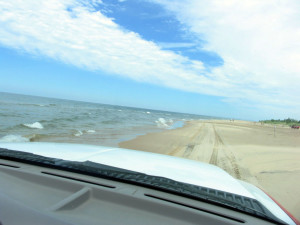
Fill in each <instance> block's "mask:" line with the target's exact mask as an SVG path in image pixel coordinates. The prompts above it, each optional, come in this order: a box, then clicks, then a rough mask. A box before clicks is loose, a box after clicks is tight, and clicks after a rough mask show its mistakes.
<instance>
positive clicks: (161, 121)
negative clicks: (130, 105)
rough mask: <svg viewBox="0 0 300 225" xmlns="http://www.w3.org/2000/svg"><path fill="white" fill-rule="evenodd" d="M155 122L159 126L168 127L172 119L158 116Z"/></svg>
mask: <svg viewBox="0 0 300 225" xmlns="http://www.w3.org/2000/svg"><path fill="white" fill-rule="evenodd" d="M155 123H156V125H157V126H158V127H159V128H170V127H171V125H172V123H173V120H172V119H169V120H168V121H167V120H166V119H164V118H159V119H158V120H156V121H155Z"/></svg>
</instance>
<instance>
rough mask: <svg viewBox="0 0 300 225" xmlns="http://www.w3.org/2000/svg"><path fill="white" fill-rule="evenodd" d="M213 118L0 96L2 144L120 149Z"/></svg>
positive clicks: (112, 106) (16, 95) (5, 94)
mask: <svg viewBox="0 0 300 225" xmlns="http://www.w3.org/2000/svg"><path fill="white" fill-rule="evenodd" d="M212 118H213V117H209V116H200V115H192V114H184V113H174V112H166V111H158V110H150V109H140V108H131V107H123V106H117V105H104V104H98V103H89V102H79V101H71V100H62V99H54V98H44V97H36V96H28V95H19V94H9V93H1V92H0V142H29V141H33V142H38V141H40V142H66V143H82V144H83V143H84V144H94V145H103V146H117V145H118V143H119V142H121V141H124V140H129V139H132V138H134V137H136V136H137V135H142V134H146V133H149V132H158V131H162V130H165V129H175V128H178V127H181V126H183V125H184V123H185V121H188V120H198V119H212Z"/></svg>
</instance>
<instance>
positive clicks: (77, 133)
mask: <svg viewBox="0 0 300 225" xmlns="http://www.w3.org/2000/svg"><path fill="white" fill-rule="evenodd" d="M82 134H83V133H82V131H80V130H77V132H76V133H75V134H74V136H76V137H79V136H81V135H82Z"/></svg>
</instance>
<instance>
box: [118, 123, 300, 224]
mask: <svg viewBox="0 0 300 225" xmlns="http://www.w3.org/2000/svg"><path fill="white" fill-rule="evenodd" d="M119 146H120V147H121V148H129V149H137V150H142V151H149V152H155V153H161V154H167V155H173V156H177V157H183V158H188V159H192V160H198V161H202V162H206V163H211V164H214V165H217V166H219V167H221V168H223V169H224V170H225V171H227V172H228V173H229V174H231V175H232V176H233V177H235V178H238V179H240V180H244V181H246V182H249V183H252V184H254V185H256V186H258V187H260V188H262V189H263V190H265V191H266V192H267V193H269V194H270V195H271V196H272V197H274V198H275V199H276V200H277V201H278V202H280V203H281V204H282V205H283V206H284V207H285V208H286V209H287V210H289V211H290V212H291V213H292V214H293V215H294V216H295V217H296V218H297V219H300V191H299V190H300V189H299V185H300V130H294V129H291V128H289V127H284V126H276V128H274V126H271V125H262V124H260V123H255V122H247V121H234V122H231V121H225V120H224V121H223V120H212V121H191V122H188V123H187V125H186V126H184V127H182V128H178V129H175V130H167V131H164V132H160V133H150V134H147V135H143V136H139V137H137V138H136V139H134V140H130V141H126V142H122V143H120V144H119Z"/></svg>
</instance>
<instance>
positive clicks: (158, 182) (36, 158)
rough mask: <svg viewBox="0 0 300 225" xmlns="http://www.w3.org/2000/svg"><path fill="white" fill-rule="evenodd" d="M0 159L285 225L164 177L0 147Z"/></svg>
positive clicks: (231, 199)
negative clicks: (144, 189) (155, 192)
mask: <svg viewBox="0 0 300 225" xmlns="http://www.w3.org/2000/svg"><path fill="white" fill-rule="evenodd" d="M0 158H1V159H6V160H11V161H17V162H22V163H27V164H31V165H37V166H42V167H48V168H54V169H59V170H64V171H69V172H75V173H79V174H84V175H89V176H94V177H99V178H104V179H109V180H114V181H119V182H123V183H129V184H134V185H139V186H143V187H147V188H151V189H155V190H159V191H164V192H167V193H171V194H175V195H179V196H183V197H187V198H190V199H195V200H201V201H205V202H208V203H212V204H216V205H220V206H222V207H226V208H230V209H234V210H237V211H240V212H243V213H247V214H249V215H252V216H256V217H259V218H262V219H264V220H267V221H270V222H275V223H276V224H284V225H286V223H285V222H283V221H282V220H280V219H278V218H277V217H275V216H274V215H273V214H272V213H271V212H270V211H269V210H268V209H267V208H266V207H265V206H263V205H262V204H261V203H260V202H259V201H257V200H256V199H252V198H249V197H245V196H241V195H237V194H232V193H228V192H224V191H220V190H215V189H211V188H206V187H201V186H197V185H192V184H187V183H183V182H178V181H175V180H172V179H169V178H165V177H158V176H151V175H147V174H143V173H139V172H134V171H130V170H126V169H121V168H117V167H112V166H107V165H103V164H100V163H94V162H91V161H85V162H76V161H68V160H62V159H57V158H51V157H44V156H40V155H36V154H32V153H27V152H22V151H15V150H8V149H4V148H0Z"/></svg>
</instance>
